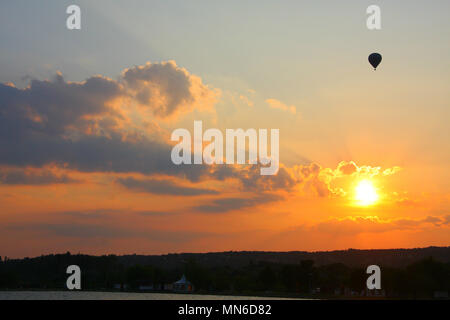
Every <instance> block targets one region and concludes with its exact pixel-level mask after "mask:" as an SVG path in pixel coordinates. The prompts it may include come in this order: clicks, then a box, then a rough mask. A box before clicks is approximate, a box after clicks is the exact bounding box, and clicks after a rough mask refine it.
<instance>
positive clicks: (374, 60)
mask: <svg viewBox="0 0 450 320" xmlns="http://www.w3.org/2000/svg"><path fill="white" fill-rule="evenodd" d="M381 59H382V58H381V54H379V53H372V54H371V55H370V56H369V62H370V64H371V65H372V67H373V68H374V69H375V70H376V69H377V67H378V65H379V64H380V62H381Z"/></svg>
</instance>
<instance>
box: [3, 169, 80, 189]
mask: <svg viewBox="0 0 450 320" xmlns="http://www.w3.org/2000/svg"><path fill="white" fill-rule="evenodd" d="M75 182H78V181H77V180H75V179H72V178H70V177H69V176H68V175H66V174H55V173H53V172H52V171H50V170H47V169H42V170H39V171H30V170H24V169H20V168H8V169H1V168H0V184H7V185H49V184H61V183H75Z"/></svg>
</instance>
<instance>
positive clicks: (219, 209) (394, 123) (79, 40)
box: [0, 0, 450, 257]
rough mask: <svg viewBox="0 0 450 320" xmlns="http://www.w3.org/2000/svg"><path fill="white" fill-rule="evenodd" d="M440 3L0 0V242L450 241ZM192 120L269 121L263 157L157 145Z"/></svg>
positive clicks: (5, 251)
mask: <svg viewBox="0 0 450 320" xmlns="http://www.w3.org/2000/svg"><path fill="white" fill-rule="evenodd" d="M71 4H76V5H78V6H79V7H80V8H81V30H68V29H67V28H66V19H67V17H68V15H67V14H66V8H67V7H68V6H69V5H71ZM371 4H377V5H379V6H380V8H381V25H382V28H381V30H368V29H367V27H366V19H367V17H368V15H367V14H366V8H367V7H368V6H369V5H371ZM449 9H450V4H449V2H448V1H433V2H432V3H428V2H426V1H395V2H394V1H381V0H378V1H341V2H336V1H314V2H311V1H250V0H249V1H206V0H200V1H172V0H169V1H143V0H142V1H138V0H130V1H127V2H126V3H125V2H123V1H105V0H97V1H79V0H78V1H75V0H73V1H58V2H56V1H50V0H45V1H43V0H40V1H25V0H17V1H2V2H1V4H0V48H1V54H0V70H1V72H0V256H8V257H24V256H38V255H41V254H48V253H56V252H66V251H70V252H72V253H78V252H81V253H88V254H108V253H114V254H129V253H137V254H165V253H171V252H211V251H229V250H234V251H239V250H264V251H290V250H307V251H319V250H339V249H347V248H361V249H371V248H412V247H425V246H448V245H450V183H449V181H450V170H449V161H450V149H449V143H448V141H449V136H450V128H449V126H448V119H449V116H450V112H449V104H450V90H449V87H450V63H449V59H448V57H449V56H450V42H449V41H448V39H449V38H450V19H448V12H450V10H449ZM372 52H379V53H380V54H382V56H383V60H382V62H381V64H380V66H379V67H378V68H377V70H376V71H374V70H373V68H372V67H371V66H370V65H369V63H368V61H367V57H368V55H369V54H370V53H372ZM199 120H201V121H202V122H203V127H204V129H207V128H217V129H219V130H221V132H224V133H225V130H226V129H237V128H243V129H249V128H254V129H256V130H258V129H279V132H280V141H279V145H280V149H279V156H280V169H279V171H278V174H277V175H273V176H262V175H260V165H248V164H247V165H225V164H223V165H220V164H216V165H206V164H203V165H180V166H177V165H174V164H173V163H172V161H171V150H172V148H173V146H174V145H175V144H176V142H173V141H171V139H170V138H171V133H172V132H173V130H175V129H177V128H186V129H188V130H189V131H191V132H193V124H194V121H199Z"/></svg>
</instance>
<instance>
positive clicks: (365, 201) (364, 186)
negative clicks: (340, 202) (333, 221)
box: [355, 180, 378, 206]
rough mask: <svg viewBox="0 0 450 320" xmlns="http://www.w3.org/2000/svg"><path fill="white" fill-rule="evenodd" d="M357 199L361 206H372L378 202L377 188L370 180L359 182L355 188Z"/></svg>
mask: <svg viewBox="0 0 450 320" xmlns="http://www.w3.org/2000/svg"><path fill="white" fill-rule="evenodd" d="M355 200H356V201H357V202H358V204H359V205H361V206H370V205H372V204H374V203H375V202H377V200H378V194H377V189H376V188H375V187H374V186H373V184H372V182H371V181H369V180H362V181H360V182H359V183H358V185H357V186H356V189H355Z"/></svg>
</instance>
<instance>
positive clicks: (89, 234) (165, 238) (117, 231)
mask: <svg viewBox="0 0 450 320" xmlns="http://www.w3.org/2000/svg"><path fill="white" fill-rule="evenodd" d="M6 229H7V230H10V231H26V232H33V233H37V234H39V235H40V236H43V237H46V236H51V237H64V238H79V239H95V238H98V239H118V238H142V239H148V240H152V241H160V242H173V243H179V242H187V241H192V240H195V239H199V238H204V237H209V236H214V234H211V233H206V232H194V231H184V230H180V231H178V230H177V231H167V230H156V229H146V230H143V229H138V230H133V229H126V228H120V227H115V226H108V225H93V224H83V223H30V224H22V225H9V226H7V227H6Z"/></svg>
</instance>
